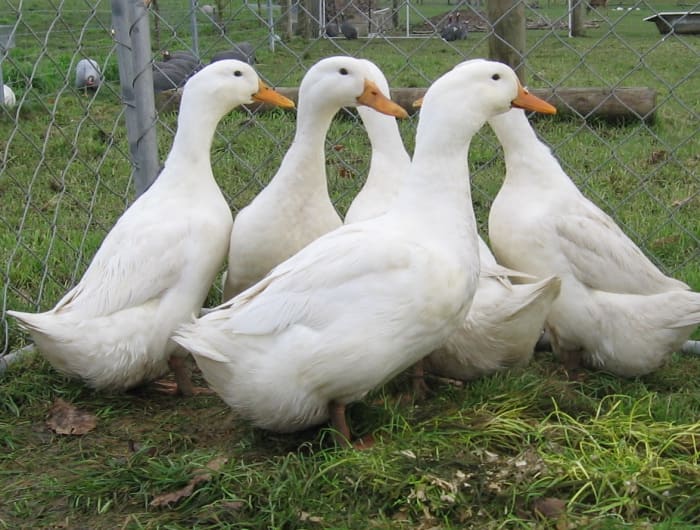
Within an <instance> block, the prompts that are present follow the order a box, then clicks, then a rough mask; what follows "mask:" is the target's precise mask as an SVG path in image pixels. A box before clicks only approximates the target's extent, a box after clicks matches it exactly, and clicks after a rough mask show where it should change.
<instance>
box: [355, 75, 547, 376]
mask: <svg viewBox="0 0 700 530" xmlns="http://www.w3.org/2000/svg"><path fill="white" fill-rule="evenodd" d="M375 68H376V67H375ZM377 70H378V69H377ZM375 78H376V79H378V80H380V81H381V82H380V81H378V82H377V85H378V86H379V87H380V89H381V90H382V91H383V92H384V93H385V94H389V84H388V83H387V81H386V79H385V78H384V75H383V74H382V73H381V71H377V72H376V73H375ZM358 111H359V113H360V116H361V118H362V122H363V123H364V125H365V128H366V129H367V134H368V136H369V139H370V143H371V145H372V158H371V161H370V168H369V173H368V175H367V181H366V182H365V185H364V186H363V187H362V189H361V190H360V192H359V193H358V194H357V196H356V197H355V199H354V200H353V202H352V204H351V205H350V208H349V209H348V213H347V215H346V216H345V223H346V224H347V223H352V222H357V221H362V220H365V219H371V218H372V217H376V216H378V215H380V214H382V213H384V212H385V211H386V210H387V209H388V208H389V206H390V205H391V203H392V202H393V201H394V199H395V197H396V194H397V193H398V190H399V187H400V183H401V179H402V177H403V176H404V175H405V174H406V172H407V171H408V167H409V165H410V163H411V160H410V157H409V155H408V153H407V152H406V149H405V148H404V145H403V142H402V140H401V134H400V133H399V128H398V124H397V123H396V120H395V119H394V118H392V117H390V116H385V115H383V114H379V113H378V112H376V111H374V110H372V109H369V108H366V107H365V108H362V107H361V108H359V109H358ZM478 243H479V258H480V266H481V273H480V276H479V284H478V287H477V290H476V293H475V295H474V299H473V301H472V306H471V308H470V310H469V313H468V314H467V316H466V318H465V320H464V323H463V324H462V326H461V327H460V328H459V329H458V330H457V331H455V332H454V333H453V334H452V335H451V336H450V337H449V338H448V339H447V342H446V343H445V345H444V346H442V347H440V348H438V350H436V351H435V352H433V353H432V354H431V355H429V356H428V357H426V359H425V362H424V368H425V369H427V370H428V371H430V372H433V373H436V374H439V375H443V376H445V377H450V378H456V379H465V380H466V379H475V378H477V377H480V376H483V375H487V374H490V373H493V372H496V371H498V370H502V369H504V368H509V367H512V366H524V365H526V364H527V363H528V362H529V361H530V359H531V358H532V355H533V351H534V346H535V343H536V342H537V339H538V338H539V336H540V334H541V332H542V328H543V325H544V321H545V318H546V317H547V314H548V313H549V309H550V306H551V303H552V300H553V299H554V298H555V297H556V296H557V294H558V293H559V284H560V282H559V280H558V278H555V277H550V278H547V279H544V280H542V281H538V282H536V283H532V284H526V285H513V284H512V283H511V282H510V279H509V277H513V276H516V277H519V278H521V279H522V278H524V277H525V278H526V280H527V281H534V280H536V278H533V277H532V276H530V275H525V274H523V273H519V272H517V271H512V270H510V269H506V268H505V267H501V266H499V265H498V264H497V263H496V260H495V258H494V257H493V255H492V254H491V251H490V250H489V248H488V247H487V246H486V243H484V241H483V240H482V239H481V238H479V241H478Z"/></svg>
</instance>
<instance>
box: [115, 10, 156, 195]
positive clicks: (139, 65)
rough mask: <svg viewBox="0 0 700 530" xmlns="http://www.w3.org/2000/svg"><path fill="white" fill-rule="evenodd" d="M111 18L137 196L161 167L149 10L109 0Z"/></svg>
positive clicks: (152, 179) (153, 178) (149, 183)
mask: <svg viewBox="0 0 700 530" xmlns="http://www.w3.org/2000/svg"><path fill="white" fill-rule="evenodd" d="M112 19H113V21H114V33H115V41H116V43H117V55H118V60H119V80H120V84H121V94H122V100H123V102H124V105H125V107H126V126H127V134H128V137H129V150H130V152H131V158H132V163H133V168H134V172H133V174H134V185H135V188H136V194H137V195H140V194H141V193H143V192H144V191H146V190H147V189H148V187H149V186H150V185H151V183H152V182H153V181H154V180H155V178H156V176H157V175H158V169H159V167H160V163H159V161H158V144H157V139H156V129H155V124H156V106H155V98H154V95H153V72H152V70H151V37H150V29H149V21H148V13H147V11H146V8H145V6H144V3H143V0H112Z"/></svg>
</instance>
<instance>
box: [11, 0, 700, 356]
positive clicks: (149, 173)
mask: <svg viewBox="0 0 700 530" xmlns="http://www.w3.org/2000/svg"><path fill="white" fill-rule="evenodd" d="M674 2H675V0H672V2H668V3H663V2H656V1H648V0H644V1H637V0H612V1H611V2H609V3H607V4H603V5H599V4H600V2H596V4H598V7H594V8H592V9H590V10H589V11H586V9H583V16H584V22H585V28H584V29H585V34H586V36H585V38H571V37H569V24H568V23H567V21H568V20H569V8H568V7H567V6H568V2H567V1H565V0H547V1H546V2H544V1H543V0H528V1H527V2H525V1H522V2H514V3H513V2H511V5H510V7H508V6H505V9H504V10H503V11H504V13H512V12H513V9H516V8H517V9H519V10H522V11H523V12H524V15H525V17H526V20H527V28H528V29H527V32H526V35H525V39H526V42H525V43H524V45H523V48H524V49H523V51H522V54H519V55H518V59H517V60H518V61H519V62H520V63H521V71H522V73H523V75H525V76H526V78H527V80H528V83H529V84H530V85H531V86H532V87H533V88H541V89H545V90H549V91H554V92H555V93H558V92H561V93H562V94H566V93H567V91H568V93H569V94H575V93H574V92H572V91H571V89H573V88H586V89H588V91H589V92H595V93H601V94H603V95H602V96H601V97H600V98H599V99H596V100H593V102H592V103H591V102H589V105H588V106H587V107H586V110H581V109H582V108H583V107H582V106H581V101H582V97H583V96H579V95H574V96H571V98H572V99H571V100H569V101H571V103H570V107H571V108H570V109H569V111H570V113H569V117H568V118H566V117H564V118H559V119H557V120H549V121H547V120H541V119H540V120H537V121H535V122H533V123H534V124H535V126H536V128H537V129H538V132H539V133H540V134H541V135H542V136H543V138H544V139H545V140H546V141H547V142H548V143H549V144H550V145H551V146H552V148H553V150H554V151H555V154H556V155H557V156H558V157H559V158H560V160H561V161H562V165H563V167H564V169H565V170H566V171H567V172H568V173H569V174H570V175H571V176H572V178H573V179H574V180H575V181H576V183H577V184H578V185H579V186H580V187H581V189H582V190H583V191H584V193H586V195H588V196H589V197H590V198H591V199H592V200H594V201H595V202H596V203H597V204H599V205H600V206H601V207H602V208H604V209H605V210H606V211H607V212H608V213H610V214H611V215H613V217H614V218H615V219H616V221H618V222H619V223H620V224H621V225H622V226H623V228H624V229H625V231H626V232H627V233H628V234H629V235H630V237H632V239H634V240H635V242H637V243H638V244H639V245H640V246H641V247H642V249H643V250H644V251H645V252H646V253H647V254H648V255H649V256H650V257H651V258H652V259H653V260H654V261H655V262H656V263H657V264H659V265H660V266H661V267H662V268H663V269H664V270H665V271H667V272H669V273H671V274H673V275H675V276H676V277H679V278H681V279H683V280H684V281H686V282H688V283H690V285H691V286H692V287H693V288H694V289H695V290H698V289H700V264H699V262H700V259H699V258H700V250H699V248H700V235H699V234H700V216H698V215H697V212H698V203H699V202H700V177H698V165H699V164H700V155H698V153H700V140H699V138H700V119H699V118H700V83H698V79H699V78H700V36H698V35H686V34H682V33H678V32H671V33H668V34H661V33H659V32H658V31H657V29H656V27H655V26H654V25H653V24H651V23H649V22H643V18H645V17H647V16H649V15H652V14H654V13H658V12H667V11H678V10H683V11H686V10H687V11H689V12H693V11H700V4H698V3H695V4H693V5H690V6H686V5H683V6H681V5H678V4H676V3H674ZM489 4H491V3H489ZM495 4H496V2H493V5H495ZM377 13H380V15H381V16H380V15H377ZM457 13H459V14H460V16H461V19H460V20H462V21H464V22H465V24H466V26H465V27H466V29H467V32H466V36H465V38H460V39H458V40H454V41H444V40H442V39H441V37H440V36H441V33H442V32H443V30H444V29H445V28H446V26H447V25H448V24H449V23H450V21H451V20H454V19H455V17H456V15H457ZM343 14H344V15H345V16H346V17H347V18H348V19H349V20H351V21H352V23H353V24H354V25H355V26H356V28H357V29H358V31H359V34H360V38H358V39H357V40H348V39H346V38H344V37H343V36H342V35H339V36H337V37H329V36H328V35H326V34H325V33H324V31H325V27H326V24H327V23H329V22H330V23H332V22H338V21H339V20H340V19H341V18H342V15H343ZM351 15H352V16H351ZM310 17H311V18H310ZM2 26H4V27H5V28H6V29H7V33H8V34H11V35H13V36H14V47H13V48H7V49H5V48H3V49H2V50H1V51H2V57H0V71H2V75H3V77H4V83H5V84H6V85H8V86H9V87H10V88H11V89H12V90H13V91H14V93H15V95H16V100H17V103H16V105H14V106H10V105H0V131H2V135H1V136H0V151H1V152H2V166H1V167H0V200H1V201H2V208H1V209H0V255H1V256H2V261H0V276H1V277H2V280H1V284H2V290H1V291H0V348H2V349H1V350H0V354H2V355H4V354H7V353H9V352H11V351H13V350H16V349H18V348H21V347H22V346H24V345H25V343H26V339H27V337H26V335H25V334H23V333H22V332H21V331H20V330H19V329H18V328H17V326H16V324H15V323H14V322H12V321H10V320H9V319H7V318H6V317H5V312H6V310H7V309H10V308H12V309H19V310H46V309H49V308H51V307H52V306H53V305H54V304H55V303H56V301H57V300H58V299H59V298H60V296H61V295H62V294H63V293H64V292H65V291H66V290H67V289H68V288H69V287H71V286H72V285H74V284H75V282H76V281H77V280H78V279H79V278H80V276H81V275H82V272H83V271H84V270H85V267H86V266H87V264H88V263H89V261H90V259H91V257H92V256H93V255H94V253H95V251H96V249H97V247H98V246H99V243H100V242H101V240H102V238H103V237H104V235H105V234H106V232H107V231H108V230H109V229H110V228H111V226H112V225H113V224H114V222H115V221H116V219H117V218H118V216H119V214H120V213H121V212H123V211H124V209H125V208H127V207H128V205H129V204H130V203H131V202H132V201H133V199H134V197H135V196H136V195H137V194H138V193H141V192H142V191H143V190H144V189H146V188H147V186H148V185H149V183H150V182H151V181H152V179H153V178H154V177H155V175H156V174H157V171H158V168H159V165H160V163H161V160H162V159H163V158H164V156H165V155H166V154H167V152H168V150H169V147H170V144H171V141H172V136H173V133H174V129H175V126H176V114H175V113H174V112H172V111H171V108H172V103H171V105H170V106H169V105H168V96H166V95H165V93H161V94H154V90H153V83H154V76H155V73H154V71H153V69H152V66H151V65H152V63H153V62H154V61H163V59H164V57H163V52H165V51H170V52H174V51H178V50H190V51H192V52H194V53H195V54H196V55H197V57H198V59H200V60H201V62H202V63H204V64H206V63H208V62H209V60H210V59H211V57H212V56H213V55H214V53H216V52H218V51H222V50H226V49H230V48H232V47H234V46H235V45H237V44H241V43H242V42H247V43H249V44H250V45H251V47H252V49H253V51H254V52H255V55H256V58H257V62H256V64H255V66H256V68H257V70H258V71H259V72H260V74H261V77H263V78H264V79H265V80H266V81H267V82H269V83H270V84H272V85H273V86H282V87H296V86H298V84H299V81H300V79H301V77H302V76H303V73H304V72H305V71H306V69H308V68H309V66H310V65H311V64H313V63H314V62H316V60H318V59H319V58H320V57H323V56H327V55H332V54H349V55H355V56H358V57H366V58H369V59H372V60H374V61H375V62H377V64H379V65H380V66H381V67H382V69H383V70H384V71H385V73H386V74H387V77H388V79H389V81H390V84H391V85H392V87H393V88H403V89H414V90H420V89H421V87H426V86H428V85H429V84H430V82H431V81H432V80H433V79H435V78H436V77H437V76H438V75H440V74H441V73H442V72H444V71H446V70H447V69H449V68H451V67H452V66H453V65H454V64H456V63H457V62H459V61H461V60H465V59H468V58H472V57H479V56H481V57H483V56H486V55H487V54H488V49H489V41H490V40H491V41H493V40H494V39H493V35H494V31H493V27H492V25H491V24H490V23H489V22H488V16H487V13H486V12H485V11H484V6H483V5H481V4H480V3H471V2H466V1H461V2H456V1H455V0H440V1H438V0H423V1H422V2H408V1H401V2H399V1H396V0H393V1H389V0H354V1H353V2H350V1H349V0H347V1H346V0H337V1H330V0H323V1H322V2H318V1H317V0H312V1H310V0H300V1H298V2H281V3H279V4H273V2H272V1H271V0H265V2H263V1H262V0H261V1H256V2H253V1H244V0H235V1H234V0H230V1H228V0H217V1H214V0H212V4H211V5H209V4H203V3H201V2H198V1H197V0H173V1H169V2H165V1H163V0H161V1H160V2H158V1H157V0H151V2H150V4H149V5H148V6H146V5H145V4H144V2H143V0H113V1H112V2H109V1H108V0H62V1H60V2H53V1H49V2H46V3H42V5H35V4H33V3H32V4H31V5H30V3H27V2H22V1H11V0H6V9H5V13H4V14H2V15H0V30H1V29H2ZM289 33H291V35H289ZM0 35H2V31H0ZM304 35H308V36H309V37H308V38H305V37H304ZM516 48H517V46H516ZM85 58H94V59H98V62H99V65H100V67H101V70H102V74H103V78H104V81H103V83H102V84H101V85H100V86H99V88H98V89H97V90H85V89H78V88H76V85H75V68H76V65H77V63H78V62H79V61H80V60H81V59H85ZM627 87H637V89H640V90H642V91H645V92H644V94H646V98H647V99H646V100H645V101H646V102H645V103H644V105H646V106H644V108H645V109H647V110H644V111H643V112H640V111H639V110H638V109H639V108H641V106H640V105H641V103H638V102H633V101H631V100H630V99H627V98H626V96H624V97H623V96H622V95H621V94H624V93H625V90H626V88H627ZM652 95H653V99H649V98H651V97H652ZM609 102H615V104H617V106H618V107H619V108H622V109H623V110H625V111H628V112H626V113H625V114H626V115H627V116H626V117H625V119H624V120H617V118H616V120H617V121H623V122H624V123H618V122H617V121H615V120H613V121H612V122H610V121H605V120H601V119H599V117H600V115H601V113H602V114H603V115H604V114H606V113H608V114H609V111H608V110H607V109H608V107H606V105H609ZM561 105H562V106H564V105H567V104H566V103H565V102H562V103H561ZM649 109H651V110H649ZM652 118H653V119H652ZM294 123H295V122H294V116H293V115H292V114H285V113H283V112H281V111H271V112H269V113H266V114H264V115H263V114H260V113H256V112H254V111H253V110H251V109H247V110H246V109H242V110H238V111H235V112H234V113H232V115H231V116H229V117H227V118H225V119H224V120H223V122H222V124H221V126H220V127H219V131H218V133H217V136H216V139H215V142H214V148H213V151H212V160H213V166H214V174H215V175H216V177H217V180H218V181H219V183H220V185H221V187H222V189H223V190H224V193H225V195H226V196H227V198H228V199H229V201H230V204H231V206H232V209H233V210H234V213H235V212H236V211H237V210H238V209H239V208H241V207H242V206H245V204H247V203H248V202H249V201H250V199H251V198H252V197H253V196H254V195H255V194H256V193H257V192H258V191H259V190H260V189H261V188H262V186H264V185H265V184H266V182H267V181H268V180H269V178H270V177H271V175H273V174H274V171H275V169H276V167H277V166H278V165H279V160H280V159H281V157H282V156H283V154H284V152H285V151H286V148H287V147H288V145H289V142H290V140H291V136H292V134H293V130H294ZM415 123H416V120H415V117H414V118H411V119H409V120H407V121H405V122H404V123H402V124H401V131H402V134H403V135H404V138H405V140H406V142H407V146H408V147H409V150H410V149H411V142H412V136H413V133H414V130H415ZM327 147H328V149H327V166H328V174H329V188H330V190H331V192H332V196H333V199H334V202H335V203H336V205H337V207H338V209H339V211H341V212H343V211H344V209H345V208H346V207H347V205H348V204H349V201H350V200H351V199H352V197H353V195H354V193H355V192H356V190H357V188H358V187H359V186H360V185H361V184H362V181H363V178H364V175H365V174H366V167H367V163H368V158H369V157H368V143H367V141H366V137H365V135H364V133H363V131H362V127H361V125H360V123H359V122H358V120H357V116H356V115H355V114H354V113H352V112H342V113H341V115H340V116H339V118H338V119H337V120H335V122H334V124H333V126H332V128H331V130H330V131H329V136H328V140H327ZM470 165H471V172H472V179H473V188H474V202H475V209H476V211H477V217H478V219H479V222H480V225H481V228H482V229H483V227H484V219H485V215H486V214H487V212H488V208H489V206H490V201H491V200H492V199H493V197H494V195H495V193H496V192H497V190H498V187H499V184H500V182H501V180H502V174H503V165H502V159H501V156H500V154H499V148H498V144H497V142H496V141H495V139H494V137H493V135H492V134H491V133H490V132H489V131H488V129H485V130H484V131H483V132H482V134H481V135H480V136H479V137H478V138H477V139H476V140H475V141H474V142H473V145H472V148H471V151H470ZM216 296H217V292H216V289H215V290H214V291H213V294H212V297H214V298H215V297H216Z"/></svg>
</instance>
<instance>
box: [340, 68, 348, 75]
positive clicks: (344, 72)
mask: <svg viewBox="0 0 700 530" xmlns="http://www.w3.org/2000/svg"><path fill="white" fill-rule="evenodd" d="M338 72H340V75H348V71H347V69H346V68H341V69H340V70H338Z"/></svg>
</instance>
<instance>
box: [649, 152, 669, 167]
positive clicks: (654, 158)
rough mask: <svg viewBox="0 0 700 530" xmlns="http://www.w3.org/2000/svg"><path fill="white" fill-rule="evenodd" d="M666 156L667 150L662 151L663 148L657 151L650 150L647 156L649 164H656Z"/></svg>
mask: <svg viewBox="0 0 700 530" xmlns="http://www.w3.org/2000/svg"><path fill="white" fill-rule="evenodd" d="M667 158H668V151H664V150H663V149H659V150H658V151H652V152H651V155H650V156H649V163H650V164H658V163H659V162H662V161H664V160H666V159H667Z"/></svg>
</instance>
